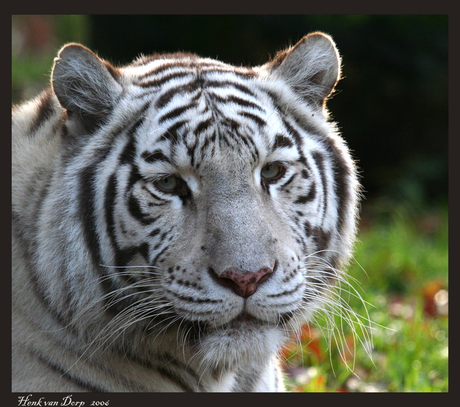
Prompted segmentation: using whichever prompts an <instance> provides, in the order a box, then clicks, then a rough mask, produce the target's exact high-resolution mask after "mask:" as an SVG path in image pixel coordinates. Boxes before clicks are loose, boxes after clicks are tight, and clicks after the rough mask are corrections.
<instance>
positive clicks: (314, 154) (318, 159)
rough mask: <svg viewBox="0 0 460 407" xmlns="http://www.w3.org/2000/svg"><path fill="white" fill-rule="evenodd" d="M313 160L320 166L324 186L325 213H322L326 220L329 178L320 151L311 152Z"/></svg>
mask: <svg viewBox="0 0 460 407" xmlns="http://www.w3.org/2000/svg"><path fill="white" fill-rule="evenodd" d="M311 155H312V157H313V160H315V163H316V165H317V167H318V170H319V173H320V176H321V184H322V187H323V194H324V196H323V214H322V219H323V220H324V216H325V215H326V212H327V204H328V192H327V187H328V185H327V179H326V169H325V168H324V157H323V155H322V154H321V153H320V152H319V151H313V152H312V153H311Z"/></svg>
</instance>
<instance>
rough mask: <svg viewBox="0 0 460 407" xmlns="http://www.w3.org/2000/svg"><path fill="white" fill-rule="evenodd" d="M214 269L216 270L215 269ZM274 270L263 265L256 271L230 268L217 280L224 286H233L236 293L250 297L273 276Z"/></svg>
mask: <svg viewBox="0 0 460 407" xmlns="http://www.w3.org/2000/svg"><path fill="white" fill-rule="evenodd" d="M213 271H214V270H213ZM272 273H273V270H272V269H271V268H269V267H263V268H261V269H260V270H259V271H256V272H246V273H244V272H242V271H239V270H238V271H237V269H234V268H229V269H227V270H225V271H224V272H223V273H222V274H221V275H220V276H217V278H215V280H216V281H217V282H218V283H219V284H220V285H222V286H224V287H228V288H231V289H232V290H233V291H234V292H235V293H236V294H238V295H239V296H241V297H243V298H248V297H250V296H251V295H252V294H254V293H255V292H256V291H257V288H259V285H260V284H261V283H263V282H264V281H267V280H268V279H269V278H270V277H271V276H272Z"/></svg>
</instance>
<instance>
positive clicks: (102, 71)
mask: <svg viewBox="0 0 460 407" xmlns="http://www.w3.org/2000/svg"><path fill="white" fill-rule="evenodd" d="M116 77H117V71H116V69H115V68H113V67H112V66H111V65H110V64H108V63H107V62H105V61H102V60H101V59H99V58H98V57H97V56H96V55H95V54H94V53H93V52H92V51H90V50H89V49H88V48H86V47H84V46H82V45H79V44H69V45H66V46H65V47H63V48H62V49H61V51H60V52H59V54H58V57H57V58H55V60H54V67H53V74H52V86H53V90H54V92H55V94H56V96H57V98H58V100H59V102H60V103H61V105H62V107H63V108H65V109H67V113H68V117H69V121H75V123H76V124H77V125H83V127H84V129H85V130H86V131H89V132H91V131H93V130H95V129H96V128H97V127H99V126H100V125H101V124H102V123H103V122H104V121H105V120H106V118H107V117H108V116H109V115H110V113H111V111H112V109H113V107H114V105H115V101H116V99H117V97H118V95H119V94H120V93H121V90H122V89H121V85H120V84H119V83H118V82H117V81H116V79H115V78H116Z"/></svg>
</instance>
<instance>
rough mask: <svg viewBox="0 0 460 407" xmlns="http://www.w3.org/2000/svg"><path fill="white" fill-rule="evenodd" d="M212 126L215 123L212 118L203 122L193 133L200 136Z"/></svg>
mask: <svg viewBox="0 0 460 407" xmlns="http://www.w3.org/2000/svg"><path fill="white" fill-rule="evenodd" d="M212 124H213V121H212V120H211V118H209V119H206V120H203V121H201V122H199V123H198V124H197V125H196V127H195V130H194V131H193V132H194V134H197V135H198V134H200V133H201V132H204V131H206V130H207V129H208V128H209V127H210V126H212Z"/></svg>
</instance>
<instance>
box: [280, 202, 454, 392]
mask: <svg viewBox="0 0 460 407" xmlns="http://www.w3.org/2000/svg"><path fill="white" fill-rule="evenodd" d="M375 208H378V209H375ZM369 212H370V213H367V214H366V215H364V217H363V220H362V222H361V232H360V234H359V236H358V238H359V241H358V243H357V246H356V251H355V261H354V262H353V264H352V265H351V267H350V268H349V269H348V274H349V275H350V276H351V278H352V279H356V281H355V282H352V284H353V286H354V287H355V288H356V290H357V291H358V292H359V294H360V295H361V296H362V297H363V299H364V300H365V301H366V302H367V305H366V306H365V305H364V304H363V301H361V300H360V299H359V298H356V297H355V296H353V295H350V294H347V293H346V290H343V294H342V298H343V300H344V301H345V302H347V303H349V305H350V307H351V308H352V309H353V310H354V311H355V312H356V313H357V314H358V315H360V316H361V318H360V319H359V321H360V322H358V321H355V322H353V323H351V324H350V323H347V322H346V321H345V322H344V320H343V318H340V317H338V316H335V317H334V318H335V325H336V329H335V330H334V332H333V333H331V332H330V330H329V327H330V324H327V323H326V319H325V318H324V317H323V318H322V317H319V318H318V321H317V323H316V324H315V325H307V326H306V327H304V329H303V332H302V335H301V337H300V338H299V340H297V341H293V343H292V344H290V345H288V346H287V347H286V348H285V349H284V352H283V355H284V358H285V366H286V371H287V373H288V374H287V377H286V386H287V388H288V390H290V391H296V392H306V391H308V392H324V391H328V392H339V391H344V392H351V391H359V392H367V391H387V392H447V391H448V313H447V306H448V272H447V270H448V222H447V217H448V215H447V209H445V208H441V209H437V210H435V211H432V212H428V213H417V212H415V211H413V210H408V209H407V208H401V207H397V208H394V207H392V206H391V205H382V204H380V205H378V206H376V207H374V208H373V209H371V210H370V211H369ZM357 281H359V284H358V283H357ZM367 313H368V316H369V320H370V321H372V322H371V323H370V324H369V322H368V321H366V318H367ZM363 324H364V325H366V324H367V327H368V329H367V330H366V329H365V327H364V328H363ZM350 325H351V326H350ZM369 328H370V329H369ZM370 334H371V335H372V338H370V337H367V335H370ZM366 349H367V352H366Z"/></svg>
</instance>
